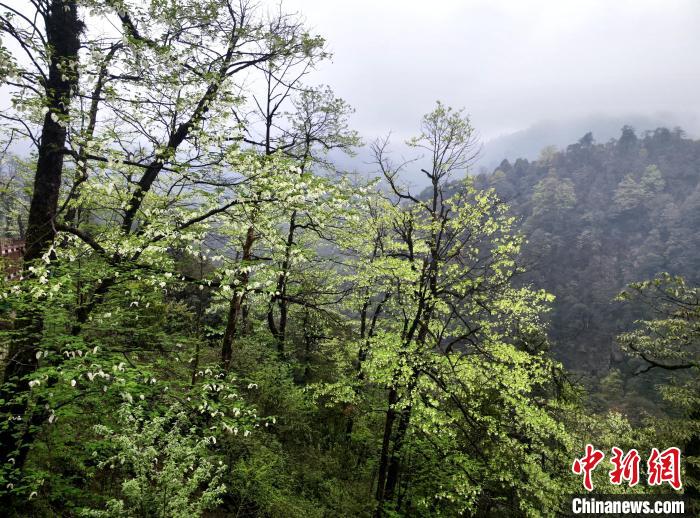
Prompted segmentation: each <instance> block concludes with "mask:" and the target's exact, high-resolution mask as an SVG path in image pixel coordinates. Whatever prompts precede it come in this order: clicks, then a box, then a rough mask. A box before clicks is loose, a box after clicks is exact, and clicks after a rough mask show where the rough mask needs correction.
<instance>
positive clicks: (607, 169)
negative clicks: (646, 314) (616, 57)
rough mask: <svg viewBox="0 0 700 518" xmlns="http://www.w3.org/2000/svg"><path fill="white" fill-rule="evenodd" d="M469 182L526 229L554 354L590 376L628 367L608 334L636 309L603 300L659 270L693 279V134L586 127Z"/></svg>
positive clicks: (697, 183)
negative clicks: (548, 304)
mask: <svg viewBox="0 0 700 518" xmlns="http://www.w3.org/2000/svg"><path fill="white" fill-rule="evenodd" d="M478 181H479V183H480V185H482V186H484V187H486V186H490V187H494V188H495V189H496V190H497V191H498V193H499V194H500V195H501V197H502V198H503V199H504V200H505V201H507V202H508V203H509V204H510V205H511V208H512V211H513V213H514V214H516V215H517V216H518V217H519V219H520V222H521V227H520V228H521V229H522V231H523V232H524V233H525V234H526V235H527V236H528V242H527V244H526V245H525V246H524V260H525V262H526V263H527V264H528V273H526V274H525V276H524V280H525V281H527V282H532V283H534V284H535V285H537V286H542V287H544V288H545V289H547V290H548V291H549V292H551V293H553V294H554V295H555V296H556V297H557V299H556V302H555V303H554V310H553V312H552V314H551V330H550V333H551V337H552V339H553V346H552V348H553V350H554V352H555V354H556V356H557V357H559V358H560V359H561V360H562V361H563V362H564V364H565V365H566V366H567V367H569V368H571V369H574V370H577V371H579V372H583V373H591V374H594V375H596V376H604V375H606V374H607V373H608V372H609V370H610V369H611V368H618V369H620V370H622V371H623V372H624V371H629V370H630V369H634V366H633V365H632V366H631V365H630V361H629V358H628V357H625V356H623V355H622V354H621V352H620V350H619V348H618V347H617V346H616V345H615V343H614V337H615V335H616V334H618V333H620V332H622V331H624V330H626V329H627V328H628V327H629V326H630V325H631V324H632V321H633V320H634V317H635V316H639V315H635V314H632V313H630V312H629V311H630V309H629V308H627V307H626V306H624V305H622V304H620V303H618V302H615V301H613V299H614V298H615V296H616V295H617V293H618V292H620V291H621V290H622V289H623V288H624V287H625V286H626V285H627V284H629V283H631V282H636V281H640V280H644V279H648V278H652V277H654V276H655V275H657V274H658V273H660V272H670V273H672V274H675V275H682V276H684V277H685V278H686V279H687V280H688V281H689V282H691V283H697V282H698V281H699V280H700V256H699V255H698V250H699V249H700V233H698V229H699V228H700V141H696V140H691V139H688V138H686V137H685V136H684V134H683V132H682V131H681V130H679V129H675V130H669V129H666V128H659V129H657V130H655V131H650V132H645V133H644V134H643V135H640V136H638V135H636V134H635V131H634V130H633V129H632V128H631V127H629V126H626V127H624V128H623V129H622V132H621V135H620V136H619V138H617V139H611V140H610V141H608V142H604V143H596V142H595V141H594V138H593V135H592V134H590V133H588V134H586V135H585V136H583V137H582V138H581V139H580V140H579V141H578V142H577V143H575V144H572V145H570V146H568V147H567V148H566V149H565V150H561V151H557V150H555V149H554V148H547V149H545V150H543V152H542V154H541V156H540V158H539V159H538V160H535V161H528V160H524V159H520V160H516V161H515V163H513V164H511V163H510V162H508V161H503V162H502V163H501V165H500V166H499V167H498V169H497V170H496V171H495V172H493V173H492V174H489V175H482V176H480V177H479V180H478Z"/></svg>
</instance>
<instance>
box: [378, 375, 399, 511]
mask: <svg viewBox="0 0 700 518" xmlns="http://www.w3.org/2000/svg"><path fill="white" fill-rule="evenodd" d="M398 399H399V398H398V393H397V392H396V389H394V388H392V389H390V390H389V407H388V408H387V410H386V418H385V419H384V437H383V438H382V450H381V453H380V454H379V476H378V478H377V492H376V495H375V498H376V499H377V509H376V511H375V516H377V517H379V516H383V514H384V502H385V496H386V495H385V486H386V478H387V471H388V467H389V445H390V443H391V433H392V430H393V429H394V421H395V420H396V410H394V405H395V404H396V403H397V401H398Z"/></svg>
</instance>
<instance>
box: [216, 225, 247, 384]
mask: <svg viewBox="0 0 700 518" xmlns="http://www.w3.org/2000/svg"><path fill="white" fill-rule="evenodd" d="M254 242H255V229H254V228H253V227H252V226H251V227H248V232H246V237H245V242H244V243H243V256H242V258H241V264H242V265H243V266H244V267H245V266H248V264H247V263H249V262H250V259H251V257H252V251H253V243H254ZM249 277H250V275H249V274H248V272H242V273H241V274H240V275H238V280H239V283H238V286H234V294H233V298H232V299H231V304H230V305H229V310H228V321H227V322H226V331H225V332H224V342H223V345H222V346H221V365H222V366H223V368H224V370H225V371H228V370H229V368H230V366H231V357H232V355H233V341H234V339H235V337H236V330H237V329H238V320H239V317H241V316H242V308H243V299H244V298H245V289H246V286H247V285H248V279H249ZM237 287H238V288H239V289H240V293H236V292H235V289H236V288H237Z"/></svg>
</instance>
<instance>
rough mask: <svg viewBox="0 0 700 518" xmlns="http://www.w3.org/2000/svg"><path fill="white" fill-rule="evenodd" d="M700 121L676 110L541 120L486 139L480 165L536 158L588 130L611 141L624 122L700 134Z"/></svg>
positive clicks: (490, 166) (641, 128) (643, 127)
mask: <svg viewBox="0 0 700 518" xmlns="http://www.w3.org/2000/svg"><path fill="white" fill-rule="evenodd" d="M698 122H699V121H697V120H695V119H693V118H691V117H690V116H678V115H673V114H662V115H658V116H649V115H636V116H633V115H627V116H624V117H623V116H620V117H615V116H604V115H591V116H588V117H582V118H578V119H571V120H561V121H554V120H547V121H541V122H538V123H537V124H533V125H532V126H530V127H529V128H526V129H523V130H521V131H517V132H514V133H510V134H507V135H503V136H500V137H496V138H493V139H491V140H487V141H486V142H484V146H483V150H482V153H481V157H480V160H479V163H478V165H477V168H484V167H485V168H486V169H488V170H489V171H491V170H493V168H495V167H497V166H498V164H500V163H501V161H502V160H503V159H508V160H511V161H513V160H516V159H518V158H527V159H528V160H534V159H536V158H537V157H538V156H539V154H540V151H541V150H542V149H543V148H545V147H547V146H555V147H557V148H560V149H563V148H566V146H567V145H569V144H570V143H571V142H575V141H576V140H577V139H578V138H579V137H580V136H581V135H585V134H586V133H588V132H591V133H593V135H594V136H595V138H596V140H597V141H598V142H607V141H608V140H610V139H611V138H615V137H617V136H618V135H619V132H620V128H621V127H622V126H623V125H629V126H631V127H633V128H635V129H636V130H637V132H638V133H642V132H644V131H646V130H653V129H655V128H658V127H669V128H673V127H676V126H682V127H683V128H684V129H685V130H686V131H687V132H688V133H689V134H690V135H698V129H700V126H699V125H698Z"/></svg>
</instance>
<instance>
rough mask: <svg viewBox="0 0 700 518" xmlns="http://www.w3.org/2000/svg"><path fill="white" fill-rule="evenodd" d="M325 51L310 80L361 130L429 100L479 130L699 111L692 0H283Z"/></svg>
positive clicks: (401, 122) (376, 129)
mask: <svg viewBox="0 0 700 518" xmlns="http://www.w3.org/2000/svg"><path fill="white" fill-rule="evenodd" d="M283 5H285V6H286V7H287V8H288V9H291V10H298V11H299V12H300V13H303V14H304V16H305V18H306V20H307V22H308V24H309V25H310V26H311V27H312V28H313V29H314V31H315V32H317V33H319V34H321V35H323V36H324V37H325V38H326V39H327V41H328V44H329V47H330V49H331V50H332V51H333V52H334V59H333V63H326V64H324V65H323V66H322V69H321V71H320V72H319V73H318V74H317V75H316V76H315V78H314V82H324V83H327V84H330V85H331V86H332V87H333V88H334V89H335V91H336V92H337V93H338V95H340V96H341V97H343V98H345V99H346V100H347V101H348V102H350V103H351V104H352V105H353V106H354V107H355V108H356V109H357V114H356V116H355V118H354V121H353V122H354V126H355V128H356V129H358V130H359V131H360V132H361V133H362V134H363V135H364V136H366V137H369V138H371V137H376V136H379V135H383V134H385V133H386V132H387V131H388V130H392V131H393V132H394V133H395V134H397V136H401V137H403V136H405V135H408V134H412V133H413V132H414V130H415V127H416V124H417V121H418V119H419V117H420V115H421V114H423V113H424V112H426V111H428V110H429V109H430V108H431V106H432V105H433V103H434V101H435V100H436V99H441V100H443V101H444V102H446V103H448V104H451V105H453V106H459V107H461V106H464V107H466V108H467V111H468V112H469V113H471V115H472V120H473V123H474V125H475V126H476V127H477V129H478V130H479V132H480V134H481V135H482V137H483V138H484V139H485V140H488V139H490V138H493V137H496V136H499V135H502V134H506V133H510V132H513V131H517V130H520V129H523V128H526V127H528V126H530V125H532V124H534V123H537V122H538V121H541V120H545V119H547V120H551V119H555V120H566V119H572V118H578V117H583V116H589V115H608V116H610V115H612V116H627V115H628V114H629V115H645V116H654V117H657V118H658V117H666V116H668V117H670V118H673V119H674V120H681V121H685V120H688V121H695V119H696V118H697V117H698V115H700V91H699V88H698V85H700V35H699V34H698V28H699V27H700V1H698V0H488V1H487V0H462V1H458V0H432V1H426V0H421V1H416V0H410V1H409V0H352V1H348V0H342V1H337V0H285V2H284V3H283Z"/></svg>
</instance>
